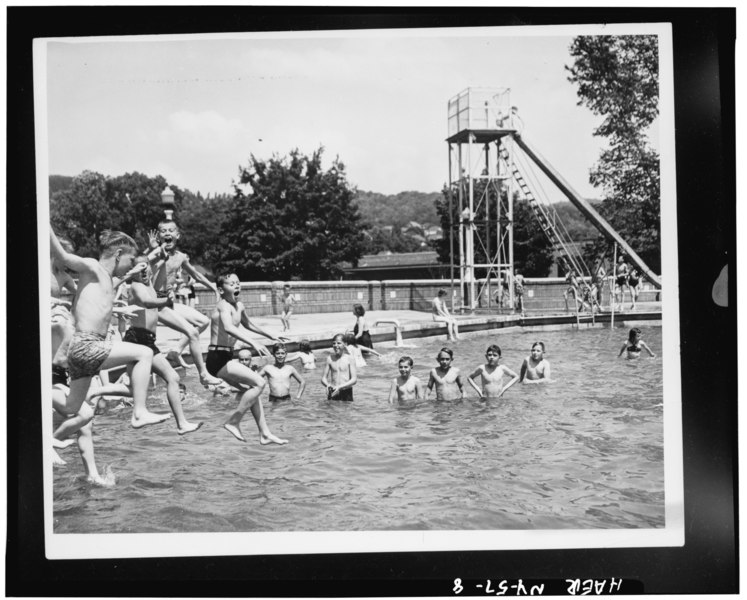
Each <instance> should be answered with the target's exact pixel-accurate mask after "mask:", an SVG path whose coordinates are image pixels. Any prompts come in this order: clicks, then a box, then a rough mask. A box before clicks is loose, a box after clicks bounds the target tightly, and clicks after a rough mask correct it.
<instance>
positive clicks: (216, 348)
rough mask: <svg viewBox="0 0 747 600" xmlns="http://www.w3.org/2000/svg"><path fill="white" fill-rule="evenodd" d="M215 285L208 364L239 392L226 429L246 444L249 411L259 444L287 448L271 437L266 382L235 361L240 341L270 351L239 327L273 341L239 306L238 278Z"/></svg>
mask: <svg viewBox="0 0 747 600" xmlns="http://www.w3.org/2000/svg"><path fill="white" fill-rule="evenodd" d="M216 282H217V284H218V289H219V293H220V297H221V299H220V301H219V302H218V304H217V305H216V306H215V309H214V310H213V314H212V315H211V316H210V346H208V354H207V360H206V361H205V362H206V365H207V369H208V371H209V372H210V374H211V375H213V376H214V377H220V378H221V379H225V380H226V382H228V384H229V385H232V386H233V387H235V388H237V389H238V390H239V392H238V393H237V394H236V400H237V401H238V403H239V405H238V407H237V408H236V410H235V411H234V412H233V413H231V416H229V417H228V420H227V421H226V422H225V423H224V424H223V427H224V428H225V429H226V431H229V432H230V433H231V435H233V436H234V437H235V438H236V439H237V440H239V441H240V442H245V441H246V440H245V439H244V436H242V435H241V429H240V428H239V424H240V423H241V419H242V418H243V417H244V414H245V413H246V411H247V410H251V411H252V416H253V417H254V420H255V421H256V423H257V427H258V428H259V443H260V444H272V443H275V444H287V443H288V440H283V439H280V438H279V437H277V436H275V435H273V434H272V432H271V431H270V428H269V427H268V426H267V422H266V421H265V414H264V411H263V410H262V402H261V401H260V399H259V396H260V394H261V393H262V390H264V389H265V381H264V379H262V377H260V376H259V375H258V374H257V373H255V372H254V371H252V369H251V368H250V367H247V366H244V365H243V364H242V363H240V362H239V361H236V360H232V358H233V346H234V344H235V343H236V340H237V339H238V340H241V341H242V342H244V343H245V344H247V345H248V346H250V347H252V348H255V349H256V350H257V352H258V353H260V354H266V355H269V352H267V349H266V348H264V346H257V345H256V344H255V343H254V342H253V341H252V340H251V339H250V338H249V336H247V335H246V334H244V333H243V332H242V331H241V329H239V325H243V326H244V327H245V328H246V329H248V330H249V331H254V332H255V333H259V334H260V335H263V336H265V337H267V338H270V339H273V338H272V336H271V335H270V334H269V333H265V332H264V331H262V330H261V329H260V328H259V327H257V326H256V325H254V324H253V323H252V322H251V321H250V320H249V317H248V316H247V314H246V312H245V310H244V305H243V304H242V303H241V302H239V292H240V291H241V284H240V283H239V278H238V277H237V276H236V275H234V274H230V275H219V276H218V279H217V281H216ZM278 341H280V340H275V342H278Z"/></svg>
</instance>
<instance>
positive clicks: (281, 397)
mask: <svg viewBox="0 0 747 600" xmlns="http://www.w3.org/2000/svg"><path fill="white" fill-rule="evenodd" d="M290 399H291V396H290V394H286V395H285V396H273V395H272V394H270V402H280V401H281V400H290Z"/></svg>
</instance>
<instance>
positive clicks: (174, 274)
mask: <svg viewBox="0 0 747 600" xmlns="http://www.w3.org/2000/svg"><path fill="white" fill-rule="evenodd" d="M179 236H180V233H179V227H178V226H177V224H176V223H175V222H174V221H171V220H168V219H166V220H163V221H161V222H160V223H159V224H158V231H151V232H150V233H149V234H148V239H149V242H150V246H151V248H152V249H153V250H152V251H151V252H150V254H148V260H149V261H150V263H151V267H152V269H153V278H152V279H153V288H154V289H155V291H156V295H157V297H158V298H166V297H168V295H169V292H175V291H176V288H177V286H178V278H179V276H180V274H181V272H182V271H185V272H186V273H187V274H188V275H189V276H190V277H192V279H194V280H195V281H198V282H200V283H201V284H202V285H204V286H205V287H207V288H208V289H211V290H213V291H214V292H215V293H216V295H217V296H218V300H220V293H219V291H218V289H217V288H216V287H215V286H214V285H213V284H212V283H211V282H210V280H209V279H208V278H207V277H205V276H204V275H203V274H202V273H200V272H199V271H197V270H196V269H195V268H194V267H193V266H192V263H190V262H189V256H188V255H186V254H184V252H181V251H179V250H177V247H176V245H177V242H178V240H179ZM158 320H159V321H160V322H161V323H163V324H164V325H166V326H167V327H170V328H171V329H173V330H175V331H178V332H179V333H181V334H182V337H181V339H180V340H179V343H178V344H177V347H176V355H177V360H179V362H180V363H181V365H182V366H183V367H185V366H186V363H184V361H183V360H182V357H181V356H182V351H183V350H184V348H186V347H187V345H189V350H190V354H191V355H192V361H193V362H194V364H195V367H197V371H198V373H199V375H200V383H202V385H217V384H219V383H220V381H219V380H217V379H216V378H214V377H212V376H211V375H210V374H209V373H208V371H207V368H206V367H205V363H204V362H203V360H202V348H201V347H200V334H201V333H202V332H203V331H205V329H207V326H208V325H209V324H210V320H209V319H208V318H207V317H206V316H205V315H203V314H202V313H201V312H200V311H198V310H197V309H195V308H193V307H191V306H188V305H186V304H176V305H175V306H163V307H162V308H161V309H160V310H159V311H158Z"/></svg>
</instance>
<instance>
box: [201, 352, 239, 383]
mask: <svg viewBox="0 0 747 600" xmlns="http://www.w3.org/2000/svg"><path fill="white" fill-rule="evenodd" d="M232 358H233V348H229V347H228V346H208V353H207V358H205V367H206V368H207V372H208V373H210V374H211V375H212V376H213V377H217V376H218V371H220V370H221V369H222V368H223V367H225V366H226V365H227V364H228V363H229V362H230V361H231V359H232Z"/></svg>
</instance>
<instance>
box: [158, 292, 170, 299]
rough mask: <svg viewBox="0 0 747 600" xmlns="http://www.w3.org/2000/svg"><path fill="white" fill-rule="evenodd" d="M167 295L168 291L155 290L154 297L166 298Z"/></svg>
mask: <svg viewBox="0 0 747 600" xmlns="http://www.w3.org/2000/svg"><path fill="white" fill-rule="evenodd" d="M168 297H169V292H168V291H166V292H161V291H156V298H168Z"/></svg>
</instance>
